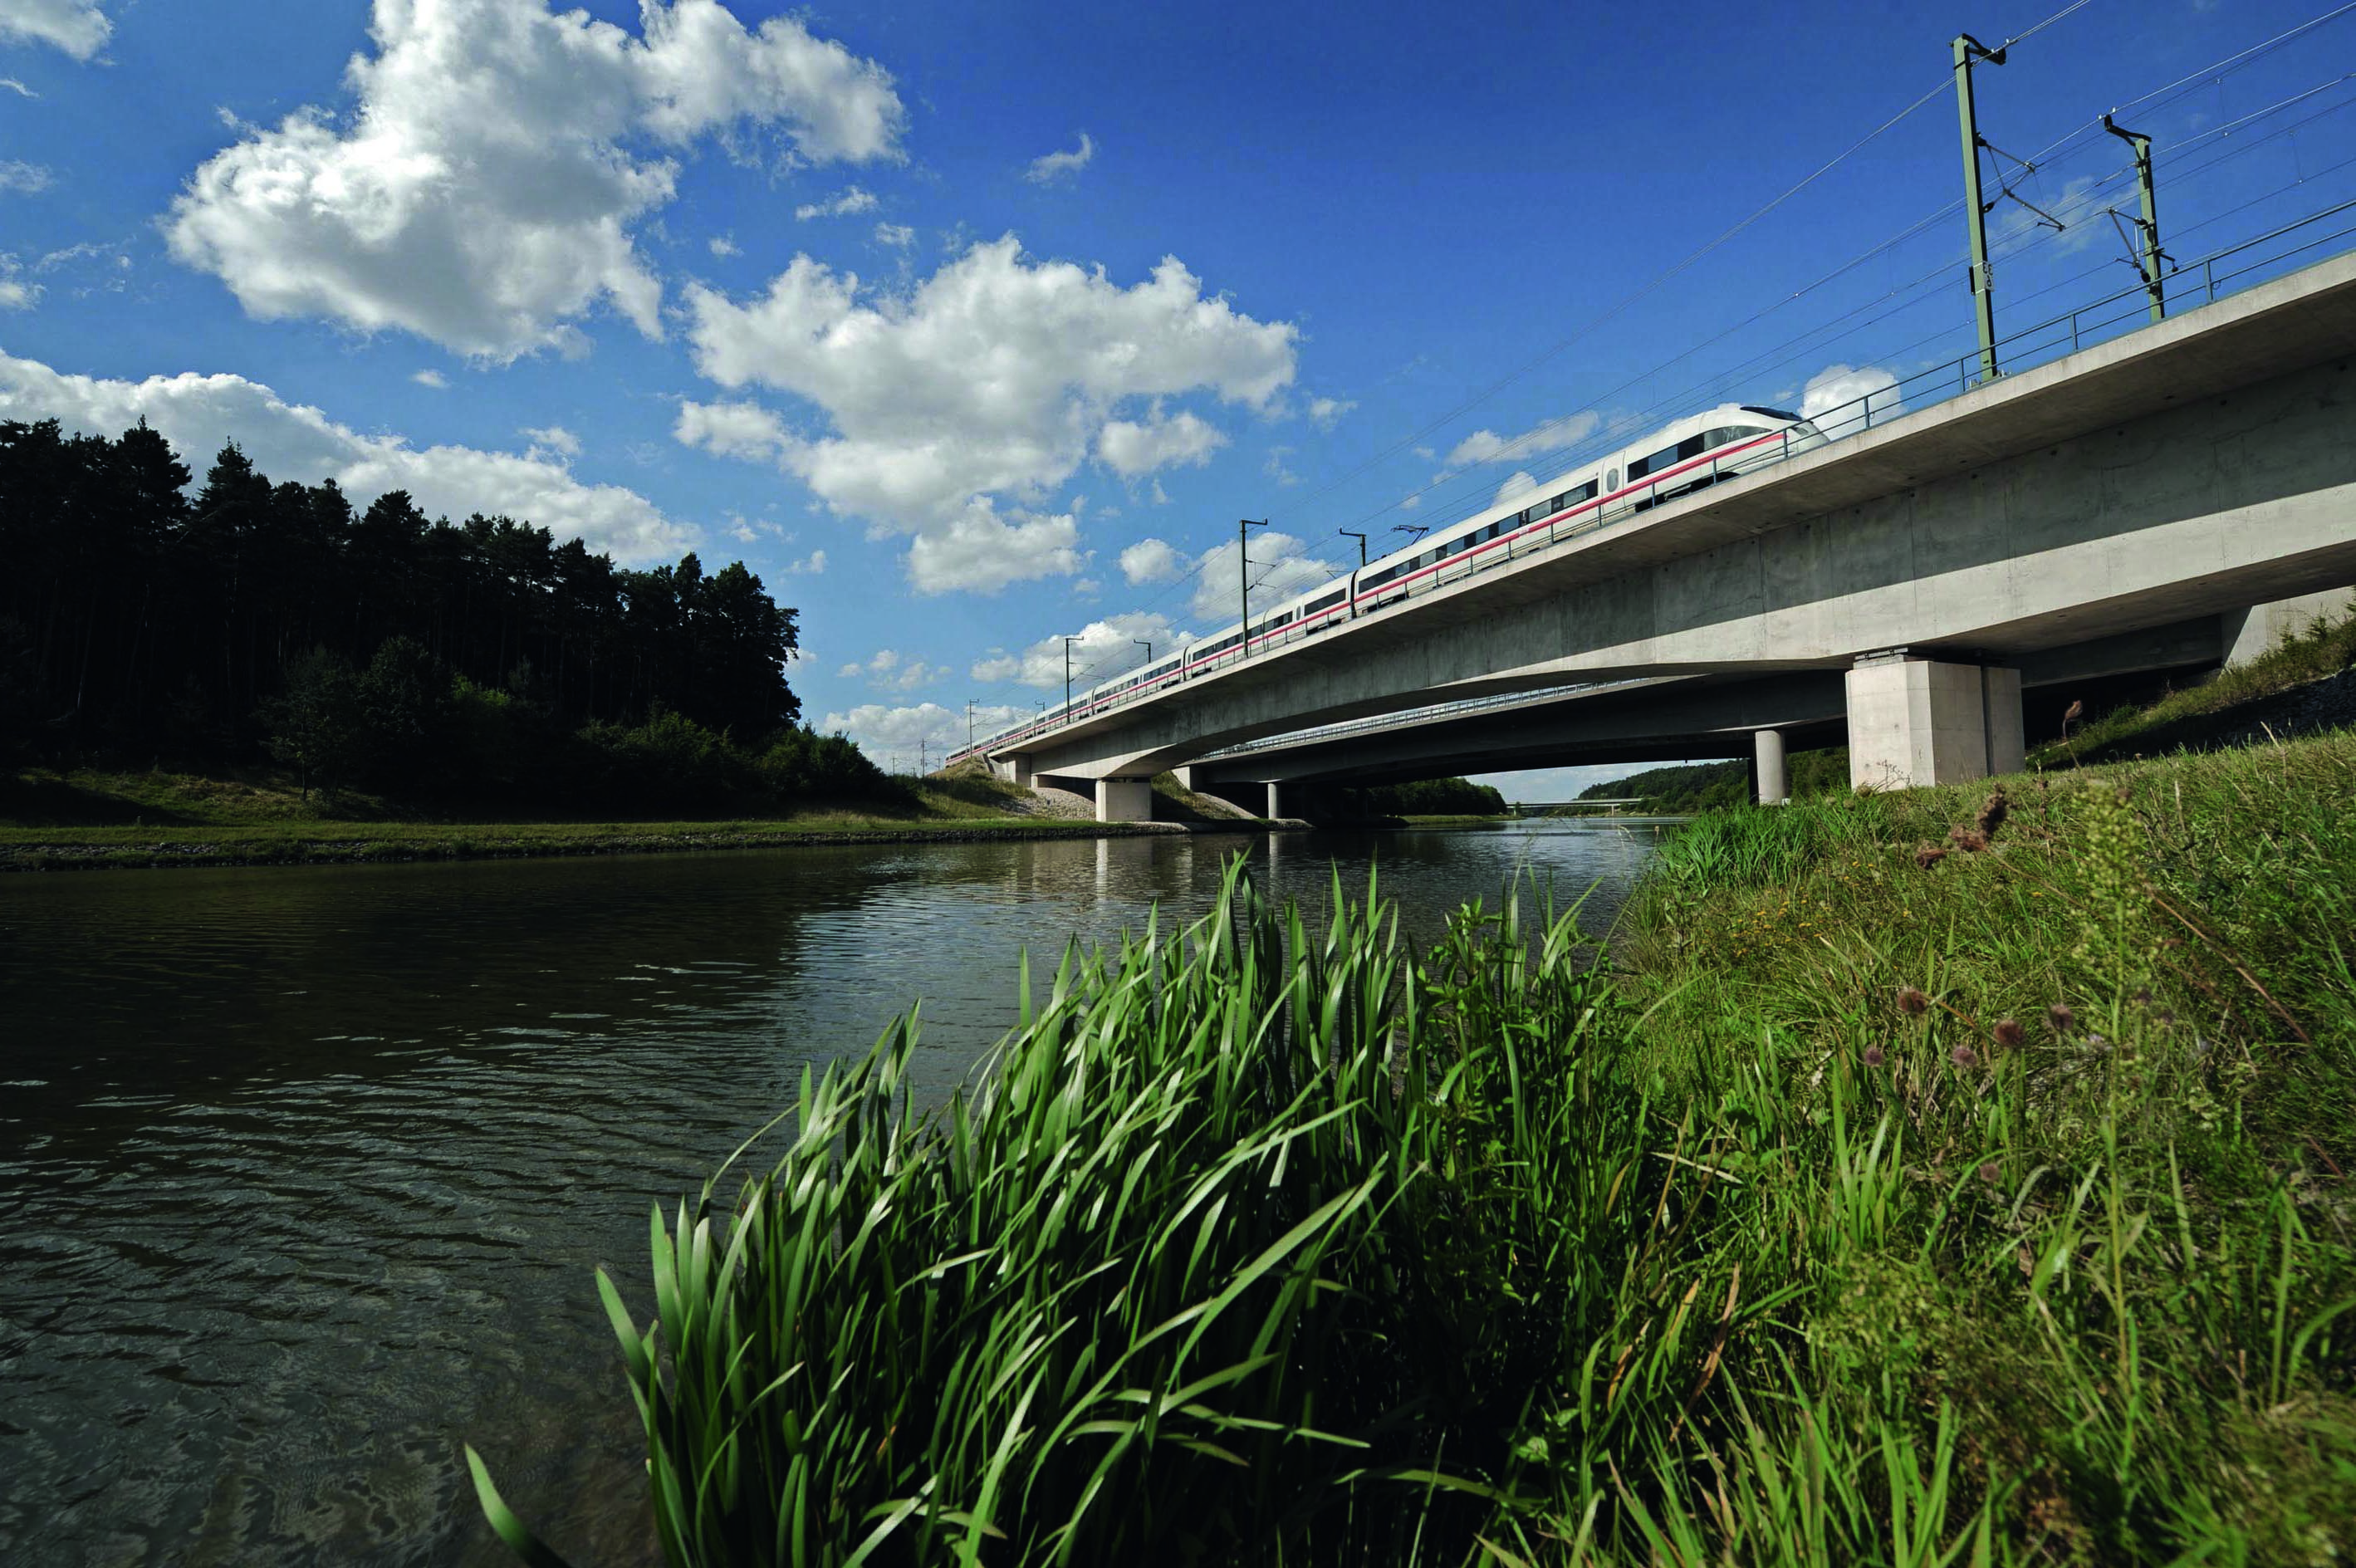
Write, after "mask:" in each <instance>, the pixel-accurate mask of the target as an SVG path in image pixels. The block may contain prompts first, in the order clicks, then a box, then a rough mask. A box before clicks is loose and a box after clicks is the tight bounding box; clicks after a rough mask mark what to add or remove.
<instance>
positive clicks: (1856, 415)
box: [1800, 365, 1906, 436]
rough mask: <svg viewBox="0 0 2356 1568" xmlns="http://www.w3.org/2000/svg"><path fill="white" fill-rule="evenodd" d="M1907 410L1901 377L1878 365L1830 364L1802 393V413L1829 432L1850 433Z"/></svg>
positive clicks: (1818, 427)
mask: <svg viewBox="0 0 2356 1568" xmlns="http://www.w3.org/2000/svg"><path fill="white" fill-rule="evenodd" d="M1905 411H1906V400H1905V399H1904V398H1903V397H1901V395H1900V394H1899V392H1898V378H1897V377H1896V376H1894V375H1892V374H1890V372H1889V371H1885V370H1882V369H1881V368H1880V367H1879V366H1877V365H1826V367H1825V368H1824V369H1823V370H1821V371H1817V372H1816V373H1815V375H1813V376H1810V377H1809V378H1808V384H1807V387H1806V388H1805V390H1804V391H1803V392H1801V393H1800V417H1801V418H1803V419H1807V420H1812V421H1814V422H1815V426H1816V428H1817V429H1819V430H1821V431H1823V432H1824V433H1825V434H1826V435H1830V436H1841V435H1852V434H1854V433H1856V432H1857V431H1859V430H1863V429H1864V428H1865V427H1866V424H1867V423H1868V420H1867V416H1868V414H1870V415H1871V422H1872V423H1874V424H1879V423H1881V422H1882V421H1884V420H1886V419H1890V418H1892V417H1894V416H1896V415H1898V414H1900V413H1904V412H1905Z"/></svg>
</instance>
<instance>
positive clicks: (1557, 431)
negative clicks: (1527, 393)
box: [1440, 411, 1602, 468]
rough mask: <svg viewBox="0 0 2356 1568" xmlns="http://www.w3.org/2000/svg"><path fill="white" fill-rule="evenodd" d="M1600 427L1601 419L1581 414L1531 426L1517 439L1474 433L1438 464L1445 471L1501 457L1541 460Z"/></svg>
mask: <svg viewBox="0 0 2356 1568" xmlns="http://www.w3.org/2000/svg"><path fill="white" fill-rule="evenodd" d="M1601 424H1602V419H1601V416H1600V415H1598V414H1596V413H1593V412H1592V411H1582V412H1580V413H1566V414H1564V415H1563V416H1562V417H1561V418H1560V419H1549V420H1547V421H1544V422H1543V423H1541V424H1534V425H1532V426H1531V427H1530V428H1529V429H1527V430H1525V431H1523V432H1522V433H1521V434H1520V435H1498V434H1497V433H1496V432H1495V431H1494V430H1476V431H1474V432H1473V433H1472V435H1467V436H1466V437H1465V438H1464V439H1463V440H1462V441H1459V442H1458V443H1457V444H1456V446H1455V447H1454V448H1453V449H1452V450H1451V451H1450V453H1449V454H1448V456H1445V457H1443V458H1441V459H1440V463H1441V466H1442V467H1449V468H1465V467H1472V465H1473V464H1475V463H1494V462H1495V461H1496V460H1497V459H1498V458H1500V457H1542V456H1546V454H1547V453H1549V452H1560V451H1563V450H1565V449H1566V448H1569V447H1572V446H1578V445H1579V444H1580V442H1582V441H1584V440H1586V439H1587V438H1588V437H1589V436H1590V435H1594V434H1595V432H1596V428H1597V427H1598V426H1599V425H1601Z"/></svg>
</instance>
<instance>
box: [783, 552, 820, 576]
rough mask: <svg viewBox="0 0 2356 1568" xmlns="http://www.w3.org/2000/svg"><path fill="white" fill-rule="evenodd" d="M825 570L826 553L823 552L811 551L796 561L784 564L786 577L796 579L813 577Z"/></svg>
mask: <svg viewBox="0 0 2356 1568" xmlns="http://www.w3.org/2000/svg"><path fill="white" fill-rule="evenodd" d="M825 570H826V552H825V551H823V550H813V551H811V552H810V553H809V554H807V555H805V556H803V557H802V558H801V559H800V560H798V561H788V562H787V563H786V571H787V575H791V576H796V577H815V576H818V575H819V574H821V573H823V572H824V571H825Z"/></svg>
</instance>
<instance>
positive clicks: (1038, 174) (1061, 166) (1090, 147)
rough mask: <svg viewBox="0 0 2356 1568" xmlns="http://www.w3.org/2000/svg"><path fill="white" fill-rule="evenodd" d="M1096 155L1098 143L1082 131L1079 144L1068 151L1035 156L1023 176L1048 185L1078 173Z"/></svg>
mask: <svg viewBox="0 0 2356 1568" xmlns="http://www.w3.org/2000/svg"><path fill="white" fill-rule="evenodd" d="M1095 156H1097V145H1096V143H1095V142H1094V141H1093V140H1091V139H1090V138H1089V136H1088V134H1087V132H1086V131H1082V132H1081V133H1080V145H1078V146H1076V147H1074V148H1073V149H1072V150H1071V151H1070V152H1068V153H1049V154H1048V155H1047V156H1044V157H1039V158H1033V159H1032V160H1031V166H1030V167H1029V168H1027V169H1025V170H1023V178H1024V179H1027V180H1029V181H1030V182H1031V183H1032V184H1033V185H1048V184H1051V183H1053V182H1054V181H1055V180H1059V179H1066V178H1069V177H1072V176H1074V175H1076V174H1078V173H1079V172H1080V171H1081V170H1082V169H1084V168H1086V167H1087V166H1088V160H1089V159H1090V158H1093V157H1095Z"/></svg>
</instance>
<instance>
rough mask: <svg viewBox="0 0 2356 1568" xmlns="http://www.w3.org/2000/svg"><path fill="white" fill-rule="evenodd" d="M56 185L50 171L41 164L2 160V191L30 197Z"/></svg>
mask: <svg viewBox="0 0 2356 1568" xmlns="http://www.w3.org/2000/svg"><path fill="white" fill-rule="evenodd" d="M54 183H55V180H54V179H53V178H52V177H51V176H50V174H49V171H48V169H46V168H44V167H43V166H40V165H39V164H27V163H19V162H17V161H16V159H14V158H0V191H6V190H19V191H23V192H24V193H26V194H27V195H28V196H29V195H31V194H33V193H34V192H36V191H42V190H47V189H48V188H49V187H50V186H51V185H52V184H54Z"/></svg>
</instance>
